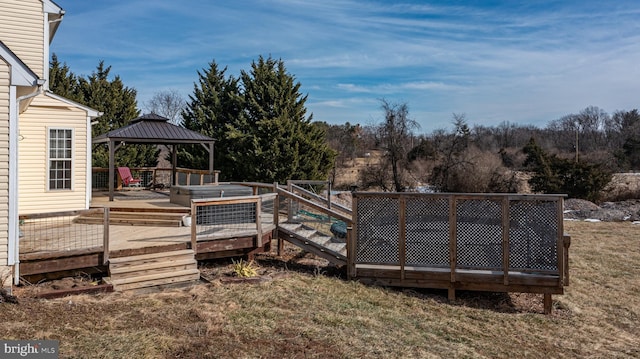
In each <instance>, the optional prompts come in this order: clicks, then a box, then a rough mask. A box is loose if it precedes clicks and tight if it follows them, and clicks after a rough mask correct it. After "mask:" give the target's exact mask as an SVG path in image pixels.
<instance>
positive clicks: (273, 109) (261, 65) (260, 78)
mask: <svg viewBox="0 0 640 359" xmlns="http://www.w3.org/2000/svg"><path fill="white" fill-rule="evenodd" d="M110 71H111V67H110V66H105V64H104V62H103V61H100V62H99V64H98V66H97V68H96V70H95V71H94V72H93V73H92V74H91V75H89V76H78V75H76V74H74V73H73V72H72V71H71V70H70V69H69V67H68V66H67V65H66V64H62V63H60V62H59V60H58V58H57V57H56V55H55V54H54V55H53V57H52V60H51V63H50V89H51V90H52V91H53V92H55V93H57V94H59V95H61V96H64V97H67V98H69V99H71V100H74V101H77V102H79V103H81V104H84V105H86V106H89V107H92V108H94V109H96V110H98V111H100V112H103V115H102V116H101V117H99V118H98V120H97V123H96V124H95V125H93V126H92V135H93V136H94V137H95V136H98V135H100V134H103V133H106V132H108V131H110V130H114V129H117V128H120V127H122V126H126V125H128V124H129V123H130V122H131V120H133V119H134V118H136V117H138V116H139V115H140V111H139V110H138V109H137V101H136V90H135V89H133V88H130V87H126V86H124V84H123V83H122V80H121V79H120V77H119V76H114V77H112V76H110ZM226 72H227V68H226V67H225V68H220V67H219V66H218V64H217V63H216V62H215V61H212V62H211V63H209V66H208V67H207V68H205V69H202V70H201V71H197V81H196V82H194V86H193V94H191V95H189V98H188V100H187V101H184V100H182V99H180V98H179V96H177V94H176V92H172V91H164V92H159V93H157V94H156V95H155V96H154V98H152V99H151V100H150V101H149V103H148V104H147V107H149V108H150V109H151V110H152V111H155V112H158V114H159V115H162V116H165V117H167V118H169V119H170V120H171V121H172V122H173V123H174V124H177V125H180V126H184V127H185V128H187V129H190V130H193V131H197V132H200V133H202V134H204V135H207V136H210V137H212V138H214V139H215V140H216V145H215V147H216V150H215V151H214V163H215V167H216V169H218V170H220V171H221V174H220V179H221V180H226V181H230V180H233V181H260V182H267V183H273V182H276V181H277V182H281V183H284V182H286V180H288V179H292V178H305V179H314V180H318V179H323V180H324V179H326V178H327V174H328V172H329V170H330V169H331V167H332V165H333V163H334V158H335V155H336V153H335V151H334V150H333V149H332V148H330V147H329V145H328V144H327V142H326V140H325V139H326V133H325V128H324V127H323V126H320V125H319V124H318V123H316V122H314V121H313V115H312V114H307V110H306V107H305V102H306V100H307V95H303V94H302V93H301V92H300V87H301V84H300V83H299V82H298V81H296V79H295V77H294V76H293V75H291V74H290V73H289V72H288V71H287V70H286V67H285V65H284V62H283V61H282V60H279V59H274V58H272V57H270V56H269V57H268V58H264V57H262V56H260V57H259V58H258V60H256V61H253V62H252V63H251V69H250V70H249V71H244V70H243V71H241V73H240V76H239V77H237V78H236V77H234V76H232V75H227V73H226ZM158 153H159V150H158V147H157V146H154V145H132V146H126V148H121V149H120V150H118V152H116V165H119V166H129V167H144V166H151V167H154V166H156V165H157V161H158ZM107 156H108V153H107V151H106V148H104V146H102V147H96V148H94V149H93V166H96V167H107V165H108V157H107ZM178 162H179V164H180V166H183V167H188V168H196V169H206V168H208V154H206V153H205V151H204V149H203V148H202V147H201V146H189V145H184V146H181V147H180V149H179V151H178Z"/></svg>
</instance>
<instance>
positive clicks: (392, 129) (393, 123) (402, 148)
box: [378, 99, 420, 192]
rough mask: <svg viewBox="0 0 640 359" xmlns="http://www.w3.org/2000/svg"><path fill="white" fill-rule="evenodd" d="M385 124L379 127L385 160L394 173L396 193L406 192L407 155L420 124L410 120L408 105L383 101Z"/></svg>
mask: <svg viewBox="0 0 640 359" xmlns="http://www.w3.org/2000/svg"><path fill="white" fill-rule="evenodd" d="M381 102H382V106H381V107H382V110H383V111H384V122H383V123H382V124H380V125H379V126H378V136H379V139H380V144H381V145H382V148H383V149H384V151H385V155H384V156H385V159H386V160H387V162H388V163H389V165H390V167H391V171H392V176H393V178H392V180H393V187H394V189H395V191H396V192H402V191H404V190H405V188H406V186H407V183H406V181H405V180H404V171H405V169H406V168H407V155H408V153H409V151H410V150H411V149H412V144H411V143H412V141H411V139H412V138H413V130H414V129H417V128H419V127H420V126H419V125H418V123H417V122H416V121H414V120H412V119H410V118H409V106H407V104H406V103H402V104H390V103H389V102H387V101H386V100H385V99H382V100H381Z"/></svg>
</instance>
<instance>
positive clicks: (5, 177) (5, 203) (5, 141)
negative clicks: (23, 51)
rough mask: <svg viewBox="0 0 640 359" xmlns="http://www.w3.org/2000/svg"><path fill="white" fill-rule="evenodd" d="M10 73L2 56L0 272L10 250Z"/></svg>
mask: <svg viewBox="0 0 640 359" xmlns="http://www.w3.org/2000/svg"><path fill="white" fill-rule="evenodd" d="M9 74H10V69H9V65H7V63H6V62H5V61H4V60H2V58H0V272H2V267H3V266H6V265H7V258H8V250H9V226H8V224H9V81H10V79H9ZM0 274H2V273H0Z"/></svg>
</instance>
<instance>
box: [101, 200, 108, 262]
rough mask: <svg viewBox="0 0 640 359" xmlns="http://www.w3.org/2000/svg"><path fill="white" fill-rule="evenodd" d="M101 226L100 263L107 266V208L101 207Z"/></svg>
mask: <svg viewBox="0 0 640 359" xmlns="http://www.w3.org/2000/svg"><path fill="white" fill-rule="evenodd" d="M102 210H103V224H104V229H103V230H102V251H103V252H102V262H103V264H107V263H108V262H109V207H103V209H102Z"/></svg>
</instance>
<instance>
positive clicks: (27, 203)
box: [18, 95, 90, 214]
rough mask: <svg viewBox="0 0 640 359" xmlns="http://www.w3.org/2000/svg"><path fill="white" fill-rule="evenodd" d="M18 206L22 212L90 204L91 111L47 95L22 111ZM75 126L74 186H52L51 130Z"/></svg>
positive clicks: (73, 127) (82, 206)
mask: <svg viewBox="0 0 640 359" xmlns="http://www.w3.org/2000/svg"><path fill="white" fill-rule="evenodd" d="M19 127H20V135H19V137H20V141H19V142H18V146H19V147H18V153H19V156H18V170H19V172H18V173H19V177H18V178H19V180H18V192H19V196H18V201H19V203H18V208H19V210H18V211H19V213H20V214H31V213H43V212H57V211H71V210H79V209H85V208H86V206H87V180H89V181H90V179H87V170H88V168H87V136H86V134H87V112H86V111H84V110H81V109H78V108H75V107H72V106H70V105H68V104H65V103H63V102H61V101H58V100H56V99H53V98H51V97H48V96H46V95H39V96H36V97H35V98H34V99H33V101H32V102H31V104H30V106H29V108H28V109H27V110H26V111H25V112H23V113H22V114H20V124H19ZM51 129H72V134H73V140H72V142H73V153H72V158H73V161H72V164H73V166H72V170H71V173H72V176H73V178H72V180H71V182H72V186H71V189H66V190H50V189H49V173H48V172H49V163H48V162H49V154H48V150H49V144H48V141H49V130H51Z"/></svg>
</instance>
